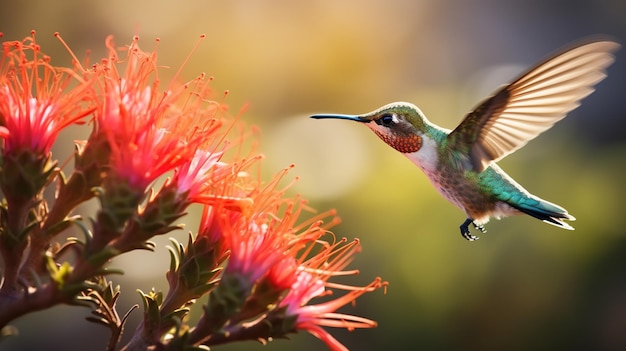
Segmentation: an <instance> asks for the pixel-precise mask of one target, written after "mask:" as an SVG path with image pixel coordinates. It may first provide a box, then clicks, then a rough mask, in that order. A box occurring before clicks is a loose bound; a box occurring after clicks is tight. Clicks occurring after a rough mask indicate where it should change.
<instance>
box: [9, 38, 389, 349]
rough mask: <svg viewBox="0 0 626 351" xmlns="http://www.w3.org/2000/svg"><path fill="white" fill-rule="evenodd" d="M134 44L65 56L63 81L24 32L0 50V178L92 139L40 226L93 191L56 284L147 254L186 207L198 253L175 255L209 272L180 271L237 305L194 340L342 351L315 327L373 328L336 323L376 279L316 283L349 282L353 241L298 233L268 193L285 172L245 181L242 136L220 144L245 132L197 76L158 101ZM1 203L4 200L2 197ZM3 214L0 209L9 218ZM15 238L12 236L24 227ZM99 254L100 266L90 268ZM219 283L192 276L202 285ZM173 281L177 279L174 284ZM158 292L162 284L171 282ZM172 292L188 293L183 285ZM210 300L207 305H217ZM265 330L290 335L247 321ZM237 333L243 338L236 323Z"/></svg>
mask: <svg viewBox="0 0 626 351" xmlns="http://www.w3.org/2000/svg"><path fill="white" fill-rule="evenodd" d="M138 42H139V39H138V38H137V37H135V38H133V40H132V42H131V44H130V45H128V46H126V47H123V48H117V47H115V46H114V43H113V39H112V38H111V37H109V38H107V40H106V46H107V48H108V56H107V57H106V58H105V59H103V60H101V61H100V62H98V63H96V64H94V65H93V66H92V67H89V68H84V67H82V66H81V65H80V64H79V63H78V60H76V58H75V57H74V56H73V57H74V66H73V67H72V68H63V67H53V66H51V65H50V59H49V57H47V56H45V55H43V54H42V53H41V52H40V48H39V46H38V45H37V44H36V42H35V36H34V32H33V33H32V35H31V36H30V37H28V38H26V39H24V40H22V41H11V42H5V43H4V45H3V53H2V59H1V61H0V138H2V145H1V146H2V147H1V155H2V161H3V164H4V165H5V166H7V165H9V166H10V165H11V164H12V163H10V162H8V161H11V160H12V161H11V162H13V163H17V162H23V161H22V160H23V158H22V157H18V156H19V155H22V154H23V153H24V152H27V153H28V154H29V155H34V156H35V157H33V158H30V159H35V160H39V161H37V162H38V163H37V164H38V165H40V167H39V170H40V171H41V172H40V173H42V172H43V171H44V170H45V169H49V168H50V165H49V164H48V161H46V162H42V161H41V160H51V157H52V156H51V153H50V150H51V147H52V145H53V143H54V142H55V140H56V138H57V136H58V135H59V132H60V131H61V130H63V129H64V128H66V127H67V126H69V125H71V124H74V123H84V122H87V120H86V118H87V117H88V116H92V119H91V120H90V121H89V122H91V123H92V125H93V131H92V134H91V136H90V137H89V139H88V140H87V141H86V142H84V148H82V149H81V150H79V151H78V154H77V160H78V161H77V166H76V167H77V168H79V167H80V168H81V169H80V172H78V173H77V174H78V175H80V177H81V178H80V179H79V180H80V182H78V181H77V182H76V183H72V179H74V178H70V181H69V182H68V183H67V184H66V183H63V186H62V187H61V190H60V191H59V194H60V195H59V197H58V198H57V201H58V202H63V201H67V202H70V203H71V206H69V208H65V209H64V211H61V210H58V208H62V207H61V206H62V204H54V206H52V209H51V210H50V212H49V213H50V218H48V219H49V220H51V218H54V220H60V219H62V217H64V216H66V215H69V213H70V212H71V210H72V208H73V207H74V206H75V205H77V203H78V202H80V201H84V200H85V199H86V196H89V194H92V190H91V189H95V188H97V187H101V189H102V191H101V192H100V193H97V192H96V193H95V194H99V195H96V196H99V197H100V200H101V204H102V207H103V210H102V211H101V213H100V214H99V215H98V216H97V217H96V219H95V220H94V227H95V228H94V239H93V240H92V241H90V242H89V243H87V245H86V247H87V254H86V257H87V261H88V264H84V265H82V266H80V265H79V268H77V269H75V270H74V271H72V272H70V273H68V274H69V275H68V277H69V278H67V279H68V280H69V281H71V282H75V281H80V280H84V279H87V278H89V273H90V272H91V273H93V267H94V265H95V266H97V265H98V264H102V265H104V264H105V263H106V260H108V259H109V258H111V257H113V256H114V255H117V254H119V253H121V252H127V251H130V250H132V249H135V248H140V247H141V248H146V247H148V246H147V245H146V244H142V243H146V242H147V239H149V238H150V237H152V236H154V235H158V234H163V233H166V232H168V231H170V230H172V229H174V228H175V227H173V226H171V223H172V222H173V221H174V220H175V219H177V218H180V217H181V216H183V215H184V214H185V212H184V211H185V209H186V208H187V206H188V205H190V204H191V203H199V204H202V205H203V206H204V212H203V217H202V220H201V224H200V228H199V229H198V231H197V235H196V236H195V238H196V241H199V240H200V239H202V240H205V241H206V242H208V243H209V244H208V245H209V246H210V248H211V250H204V251H203V250H200V249H196V250H195V251H193V252H192V251H191V250H188V252H187V254H188V256H189V257H191V258H194V256H193V255H196V256H197V255H202V254H203V253H206V252H209V251H210V252H211V255H213V256H212V257H214V258H215V259H213V260H202V259H199V258H198V257H195V258H194V259H195V261H194V260H191V259H189V257H187V258H186V259H188V261H186V262H195V263H198V262H200V263H198V264H209V265H223V271H221V272H222V273H221V274H217V273H215V274H213V275H211V277H212V279H219V280H217V283H216V284H213V282H212V281H211V282H200V283H202V284H205V286H207V287H208V288H206V291H205V290H202V291H203V292H208V291H209V290H210V289H213V288H214V286H219V285H220V281H228V282H236V284H235V285H236V288H237V289H238V291H242V292H243V293H244V295H243V296H242V298H241V299H240V301H239V300H237V301H235V305H236V306H234V307H233V308H232V310H229V309H227V308H223V307H224V306H226V305H223V304H222V305H220V303H222V302H220V301H221V300H219V301H218V302H217V305H216V306H218V307H219V313H223V314H228V315H224V316H223V317H224V318H221V319H220V318H217V319H216V318H213V319H211V318H209V317H207V322H206V323H207V325H208V324H210V323H217V322H216V321H218V322H219V323H222V324H218V325H217V326H211V327H210V328H209V327H207V329H206V330H208V331H209V332H210V333H221V335H223V337H236V336H237V331H239V332H241V335H246V336H245V337H242V338H257V339H258V338H264V337H266V338H269V337H272V336H282V335H284V334H286V333H290V332H295V331H297V330H305V331H308V332H310V333H311V334H313V335H315V336H317V337H318V338H320V339H321V340H323V341H324V342H325V343H326V344H327V345H328V346H329V347H330V348H331V349H333V350H344V349H345V347H344V346H343V345H342V344H341V343H339V342H338V341H337V340H335V339H334V338H333V337H332V336H331V335H330V334H329V333H328V332H327V331H325V330H324V329H323V328H322V327H343V328H348V329H350V330H351V329H354V328H370V327H374V326H375V325H376V323H375V322H373V321H371V320H368V319H364V318H360V317H355V316H351V315H346V314H340V313H337V312H336V311H337V310H338V309H339V308H340V307H342V306H344V305H346V304H349V303H351V302H353V301H354V300H355V299H356V298H357V297H359V296H360V295H362V294H364V293H366V292H369V291H373V290H376V289H378V288H380V287H383V286H386V283H384V282H382V281H381V280H380V279H376V280H374V281H373V282H372V283H371V284H369V285H367V286H365V287H350V286H345V285H340V284H336V283H332V282H330V281H329V279H330V278H333V277H336V276H341V275H346V274H355V273H357V271H345V270H344V269H345V267H346V266H347V265H348V263H349V262H350V261H351V259H352V257H353V255H354V254H355V253H356V252H358V251H359V249H360V245H359V242H358V240H354V241H352V242H348V241H347V240H345V239H341V240H335V239H334V236H333V235H332V234H330V233H329V232H328V229H329V228H330V227H331V226H333V225H335V224H336V223H337V222H338V218H337V217H336V216H335V214H334V212H332V211H329V212H325V213H322V214H319V215H317V216H313V217H312V218H310V219H308V220H300V219H299V218H300V217H301V215H302V214H303V211H307V212H312V211H309V210H310V209H309V208H308V207H307V206H306V203H305V201H304V200H302V199H300V198H298V197H295V198H289V197H286V196H285V189H286V187H284V188H279V182H280V181H281V180H282V179H283V178H284V176H285V174H286V173H287V171H288V170H289V168H291V167H289V168H287V169H285V170H284V171H282V172H279V173H278V174H276V175H275V176H274V177H273V178H272V179H271V180H270V181H269V182H263V181H262V180H260V179H259V178H258V177H256V176H253V175H254V174H259V172H258V169H254V167H258V166H259V162H258V161H259V160H260V159H261V156H260V155H258V154H255V153H254V152H253V151H251V152H249V153H248V154H245V155H244V154H242V153H241V150H242V145H243V143H244V142H245V141H246V140H247V139H249V138H250V137H251V136H250V134H248V133H246V132H245V131H244V132H241V134H240V135H239V136H236V137H234V138H232V137H231V134H233V131H237V130H245V127H243V123H241V122H240V121H239V119H238V118H233V117H231V116H229V115H228V114H227V113H226V108H225V106H224V105H222V104H221V103H218V102H216V101H213V100H211V89H210V87H209V83H210V81H211V79H210V78H207V77H206V76H205V75H204V74H202V75H200V76H198V77H197V78H196V79H194V80H192V81H190V82H188V83H185V84H177V83H176V80H174V81H173V82H172V83H170V84H168V85H167V86H166V87H165V88H164V89H163V88H162V87H161V81H160V80H159V76H158V74H157V73H158V68H159V67H158V65H157V54H156V48H155V49H154V50H153V51H152V52H145V51H142V50H141V49H140V48H139V45H138ZM70 53H71V51H70ZM72 55H73V54H72ZM176 78H178V77H176ZM81 151H82V153H81ZM53 164H55V163H54V162H53ZM44 165H47V166H46V167H44ZM22 166H24V165H22ZM23 169H27V170H28V169H30V168H28V167H23ZM0 172H2V173H5V174H4V175H3V178H2V179H0V180H2V184H1V185H2V187H3V190H5V189H7V190H8V191H9V193H10V185H11V184H10V182H11V181H13V180H11V179H13V178H10V179H9V178H8V177H7V176H6V174H9V173H7V172H8V171H7V170H6V169H2V170H1V171H0ZM22 173H24V174H21V175H20V177H22V178H23V182H25V183H29V184H31V183H32V184H33V186H32V187H33V188H34V189H35V191H34V192H33V195H36V194H38V193H39V194H41V192H42V191H43V190H42V189H43V188H44V186H45V185H46V184H49V183H50V180H51V178H50V177H54V176H55V173H50V172H48V173H46V177H45V179H43V178H42V179H39V178H37V175H29V174H28V172H26V171H23V172H22ZM39 176H41V175H39ZM73 176H74V175H73ZM164 176H169V178H168V179H167V180H166V181H165V182H164V184H163V185H162V186H161V188H160V189H159V190H156V191H154V190H152V189H151V187H152V186H154V183H155V181H157V180H158V179H159V178H161V177H164ZM76 178H78V177H76ZM33 179H34V180H37V181H34V180H33ZM77 184H80V185H81V186H83V188H79V187H78V185H77ZM85 184H87V185H85ZM77 189H87V190H80V191H87V192H89V194H87V195H85V194H83V195H81V196H74V197H72V196H70V195H64V191H65V192H66V193H67V192H68V191H69V192H72V191H74V192H76V191H79V190H77ZM6 196H7V198H9V194H7V195H6ZM9 200H10V199H9ZM35 203H36V202H32V203H31V205H33V204H35ZM57 205H58V206H57ZM16 206H17V205H14V204H13V202H11V201H9V203H8V207H9V209H8V211H9V212H10V211H11V210H12V209H13V208H15V207H16ZM33 206H34V205H33ZM55 206H57V207H55ZM66 207H67V206H66ZM120 207H122V209H120ZM26 212H27V211H26ZM44 212H45V211H44ZM59 213H61V214H62V215H59ZM53 214H54V215H53ZM43 217H44V218H42V219H41V223H47V222H46V218H45V217H46V214H45V213H44V214H43ZM328 219H329V220H328ZM325 220H327V222H326V223H325V222H324V221H325ZM102 223H105V224H107V225H108V226H104V227H106V228H105V229H102V228H100V227H99V226H100V225H101V224H102ZM15 225H16V227H19V226H20V225H21V226H23V227H25V226H26V225H28V223H26V222H24V223H21V224H20V223H17V224H15ZM42 226H44V225H42ZM42 226H39V227H37V226H34V227H32V228H43V227H42ZM44 227H45V226H44ZM327 238H331V242H328V241H326V239H327ZM31 240H34V239H32V238H31ZM191 244H192V245H193V243H191ZM44 246H45V245H39V246H38V245H36V244H35V245H34V246H33V248H34V249H33V250H32V252H33V253H37V252H38V251H37V248H43V247H44ZM3 247H4V246H3ZM106 250H108V251H106ZM101 251H102V252H104V251H106V252H107V254H106V255H99V252H101ZM3 253H4V252H3ZM33 253H31V255H32V254H33ZM90 255H91V256H90ZM94 257H96V258H98V257H99V258H98V259H96V258H94ZM16 260H18V258H16ZM202 262H204V263H202ZM206 262H209V263H206ZM5 263H6V264H10V263H11V262H9V261H7V262H5ZM96 268H97V267H96ZM90 269H91V270H90ZM220 269H221V268H220V267H218V266H209V267H200V270H204V271H209V272H220ZM7 272H8V271H7ZM7 272H5V282H4V286H3V289H4V288H5V287H6V286H7V284H8V283H10V282H12V281H16V280H17V275H18V274H20V273H19V272H18V271H17V270H16V272H14V273H15V277H7V276H6V275H7V274H8V273H7ZM172 272H173V271H172ZM178 272H181V273H180V274H187V273H183V270H179V271H178ZM170 273H171V272H170ZM81 274H82V275H81ZM200 276H201V275H200ZM187 278H188V277H187ZM55 279H56V280H57V281H62V280H63V279H66V278H64V277H63V276H59V277H57V278H55ZM168 280H171V284H174V282H175V281H176V279H175V277H174V273H171V274H170V276H168ZM196 280H197V279H196ZM184 281H185V282H186V284H188V285H189V284H191V283H189V282H192V281H194V280H193V279H185V280H184ZM66 285H69V284H66ZM72 286H75V285H72ZM188 288H189V287H188ZM332 290H344V291H347V293H346V294H344V295H342V296H339V297H337V298H335V299H333V300H330V301H326V302H323V303H319V304H311V301H312V300H313V299H314V298H316V297H320V296H327V295H328V294H329V293H330V291H332ZM181 291H182V290H181ZM197 291H200V290H197ZM221 293H224V291H222V292H221ZM226 293H227V294H228V293H230V292H228V291H226ZM218 295H219V294H218V293H214V294H213V295H211V296H216V297H218V298H221V297H223V296H218ZM185 296H186V298H184V299H182V300H181V299H180V298H179V299H176V298H175V297H172V298H170V299H168V301H169V302H172V301H178V302H177V303H178V305H177V306H169V307H168V308H169V310H168V312H171V311H174V310H175V309H176V308H180V307H181V305H184V304H186V303H187V302H188V301H187V300H188V299H191V298H195V297H196V296H194V295H193V293H188V294H187V295H185ZM268 299H269V300H268ZM179 300H181V301H179ZM172 303H173V302H172ZM210 303H211V301H209V304H210ZM170 307H171V308H170ZM205 310H206V312H207V313H209V312H210V311H211V310H210V308H206V309H205ZM251 317H255V318H256V321H257V324H256V326H257V327H256V328H259V329H258V330H259V333H258V334H250V331H251V330H257V329H255V327H254V323H253V324H250V320H251ZM278 320H282V321H285V320H290V321H292V323H291V324H290V323H287V324H285V323H283V324H282V325H283V327H282V328H283V329H273V330H272V331H263V330H261V329H260V327H261V326H262V325H261V324H259V323H261V322H260V321H265V322H264V323H266V324H267V323H269V324H272V323H273V321H278ZM244 321H246V322H247V324H245V327H242V325H243V324H237V323H236V322H244ZM235 324H236V325H235ZM211 328H212V329H211ZM245 330H247V331H245ZM192 335H193V334H192ZM194 337H195V338H196V339H195V340H197V343H196V344H199V343H206V344H207V345H211V344H212V342H217V341H216V340H217V338H216V337H215V336H213V335H196V336H192V340H193V338H194Z"/></svg>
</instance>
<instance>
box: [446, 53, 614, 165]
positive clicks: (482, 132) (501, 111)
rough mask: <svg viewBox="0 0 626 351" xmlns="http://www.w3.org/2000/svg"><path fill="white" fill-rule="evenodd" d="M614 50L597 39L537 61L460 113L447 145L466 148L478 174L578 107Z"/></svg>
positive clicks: (599, 76) (591, 90)
mask: <svg viewBox="0 0 626 351" xmlns="http://www.w3.org/2000/svg"><path fill="white" fill-rule="evenodd" d="M618 48H619V44H617V43H614V42H611V41H596V42H591V43H586V44H583V45H580V46H576V47H574V48H572V49H570V50H566V51H564V52H562V53H560V54H558V55H555V56H553V57H552V58H550V59H548V60H546V61H544V62H543V63H540V64H539V65H537V66H535V67H534V68H532V69H530V70H529V71H528V72H526V73H525V74H522V75H521V76H520V77H519V78H518V79H516V80H515V81H513V83H511V84H509V85H508V86H505V87H503V88H501V89H500V90H498V91H497V92H496V93H495V94H494V95H493V96H492V97H490V98H488V99H486V100H485V101H483V102H482V103H480V104H479V105H478V107H476V108H475V109H474V110H473V111H472V112H470V113H469V114H468V115H467V116H465V119H464V120H463V122H461V124H460V125H459V126H458V127H457V128H456V129H454V130H453V131H452V132H451V133H450V135H448V142H449V144H450V146H451V147H453V148H454V149H457V150H469V154H470V159H471V162H472V166H473V168H474V170H475V171H477V172H482V171H483V170H484V169H485V168H486V167H487V166H488V165H489V163H490V162H492V161H498V160H500V159H502V158H503V157H505V156H506V155H508V154H510V153H512V152H514V151H515V150H517V149H519V148H521V147H522V146H524V145H525V144H526V143H527V142H529V141H530V140H532V139H533V138H535V137H536V136H537V135H539V134H541V133H542V132H544V131H546V130H548V129H549V128H550V127H552V125H554V124H555V123H556V122H558V121H559V120H561V119H562V118H563V117H565V115H566V114H567V113H568V112H570V111H571V110H573V109H575V108H576V107H578V106H579V105H580V100H582V99H583V98H584V97H586V96H587V95H589V94H591V93H592V92H593V90H594V85H595V84H597V83H598V82H600V81H601V80H602V79H604V77H606V74H605V73H604V70H605V69H606V67H608V66H609V65H610V64H611V63H612V62H613V55H612V53H613V52H614V51H616V50H617V49H618Z"/></svg>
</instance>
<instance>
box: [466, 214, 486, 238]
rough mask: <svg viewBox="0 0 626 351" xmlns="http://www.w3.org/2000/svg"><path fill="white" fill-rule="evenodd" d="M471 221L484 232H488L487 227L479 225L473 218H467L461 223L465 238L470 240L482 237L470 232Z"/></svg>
mask: <svg viewBox="0 0 626 351" xmlns="http://www.w3.org/2000/svg"><path fill="white" fill-rule="evenodd" d="M470 223H471V224H473V225H474V227H475V228H476V229H478V230H480V231H481V232H483V233H484V232H486V230H485V227H483V226H482V225H481V226H477V225H476V224H475V223H474V220H472V219H471V218H468V219H466V220H465V222H463V224H461V227H460V228H461V236H462V237H463V238H465V239H466V240H468V241H475V240H478V239H480V238H479V237H477V236H474V235H472V234H470V231H469V225H470Z"/></svg>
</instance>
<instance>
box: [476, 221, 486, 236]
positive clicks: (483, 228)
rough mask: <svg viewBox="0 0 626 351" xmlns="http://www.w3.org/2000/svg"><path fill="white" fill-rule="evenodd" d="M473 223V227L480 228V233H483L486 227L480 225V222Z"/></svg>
mask: <svg viewBox="0 0 626 351" xmlns="http://www.w3.org/2000/svg"><path fill="white" fill-rule="evenodd" d="M473 224H474V228H476V229H478V230H480V232H481V233H483V234H484V233H486V232H487V228H485V226H484V225H482V224H481V225H476V223H473Z"/></svg>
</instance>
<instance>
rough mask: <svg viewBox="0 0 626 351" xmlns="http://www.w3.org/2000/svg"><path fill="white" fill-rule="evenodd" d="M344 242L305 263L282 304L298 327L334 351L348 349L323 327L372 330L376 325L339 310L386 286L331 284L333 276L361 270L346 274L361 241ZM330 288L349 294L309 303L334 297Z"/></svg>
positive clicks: (384, 284) (377, 280)
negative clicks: (330, 279) (311, 302)
mask: <svg viewBox="0 0 626 351" xmlns="http://www.w3.org/2000/svg"><path fill="white" fill-rule="evenodd" d="M344 243H345V239H344V240H342V241H340V242H338V243H336V244H334V245H329V246H326V247H325V248H324V249H322V250H321V251H320V252H319V253H318V254H317V255H315V256H314V257H312V258H311V259H309V260H307V261H305V262H304V263H303V264H302V265H301V267H300V270H299V271H298V273H297V278H296V281H295V283H294V284H293V285H292V286H291V290H289V292H288V293H287V295H286V296H285V297H284V299H283V300H282V301H281V302H280V304H279V305H280V306H281V307H286V312H285V314H286V315H287V316H295V317H296V322H295V328H296V329H297V330H305V331H307V332H309V333H311V334H312V335H314V336H315V337H317V338H319V339H320V340H322V341H324V342H325V343H326V345H328V347H329V348H330V349H331V350H334V351H344V350H347V348H346V347H345V346H344V345H343V344H341V343H340V342H339V341H337V339H335V338H334V337H333V336H332V335H331V334H330V333H328V332H327V331H326V330H325V329H324V328H322V327H338V328H347V329H348V330H353V329H355V328H373V327H375V326H376V322H375V321H372V320H370V319H367V318H363V317H358V316H353V315H348V314H343V313H337V312H336V311H337V310H338V309H339V308H341V307H343V306H345V305H347V304H349V303H354V301H355V300H356V299H357V298H358V297H359V296H361V295H363V294H365V293H366V292H371V291H374V290H376V289H379V288H381V287H385V286H386V285H387V283H386V282H383V281H382V280H381V279H380V278H376V280H374V281H373V282H371V283H370V284H369V285H367V286H364V287H353V286H347V285H341V284H335V283H330V282H328V279H329V278H330V277H332V276H338V275H347V274H357V273H358V271H343V269H344V268H345V267H346V265H347V264H348V263H349V262H350V261H351V260H352V256H353V255H354V254H355V253H356V252H357V251H359V249H360V245H359V242H358V240H355V241H353V242H350V243H348V244H346V245H342V244H344ZM324 244H326V243H324ZM330 289H340V290H346V291H348V292H347V293H345V294H344V295H342V296H340V297H337V298H335V299H332V300H330V301H327V302H323V303H319V304H314V305H313V304H309V303H310V301H311V300H312V299H314V298H316V297H322V296H327V295H331V294H333V291H332V290H330Z"/></svg>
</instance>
